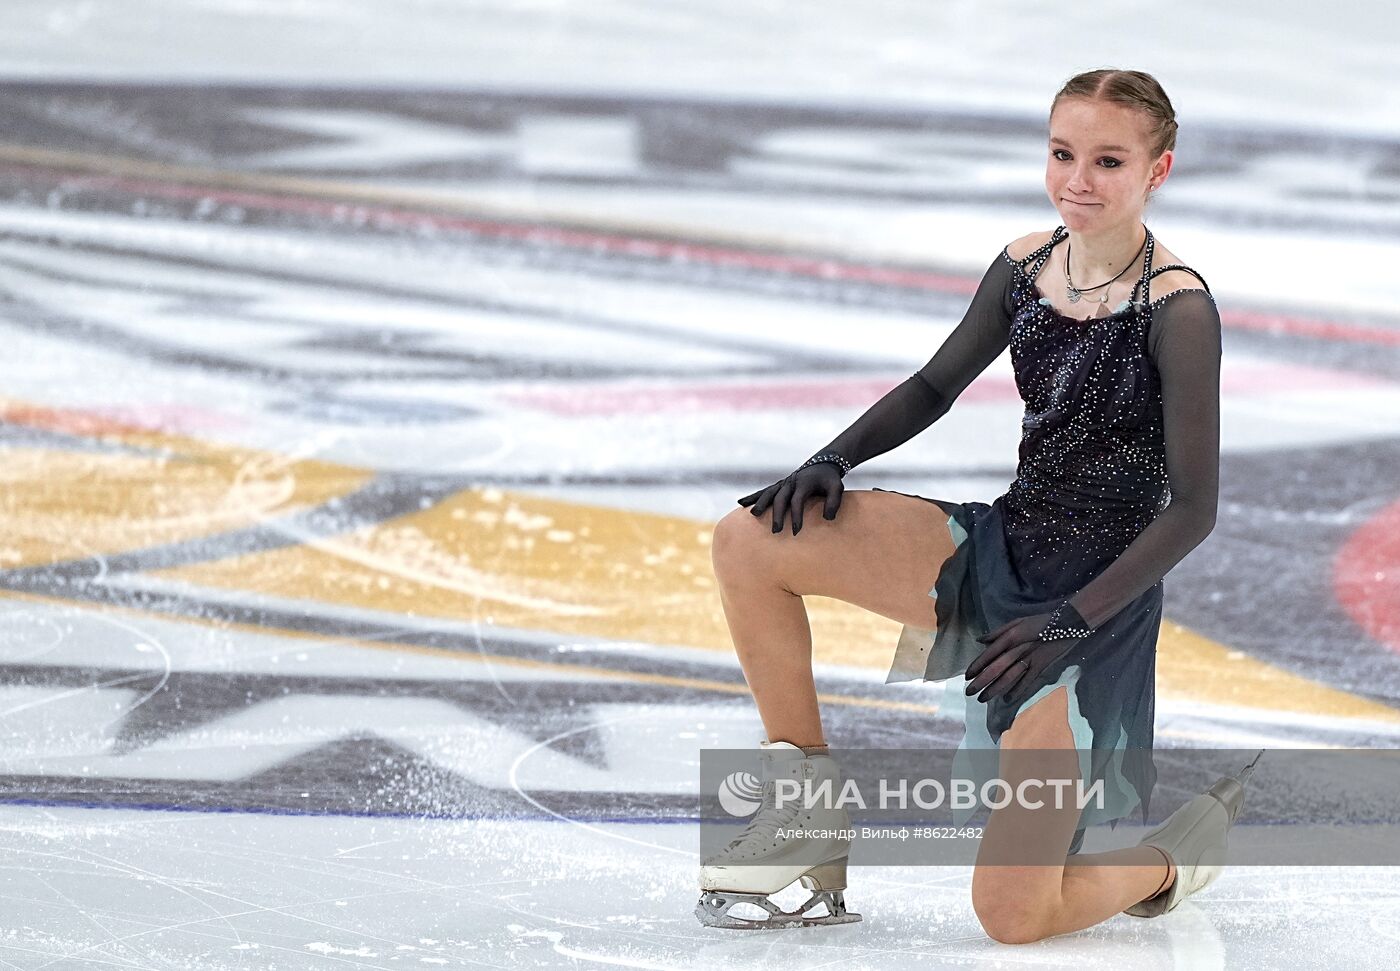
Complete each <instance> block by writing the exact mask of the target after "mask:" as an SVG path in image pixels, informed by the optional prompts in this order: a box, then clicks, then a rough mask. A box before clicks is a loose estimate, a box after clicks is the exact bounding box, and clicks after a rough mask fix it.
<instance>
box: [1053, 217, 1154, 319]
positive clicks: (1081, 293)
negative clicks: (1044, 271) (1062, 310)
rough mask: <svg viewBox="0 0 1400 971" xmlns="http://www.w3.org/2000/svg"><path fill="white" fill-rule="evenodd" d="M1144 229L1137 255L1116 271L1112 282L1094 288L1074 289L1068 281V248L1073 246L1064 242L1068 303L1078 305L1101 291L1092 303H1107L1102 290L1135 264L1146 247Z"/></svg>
mask: <svg viewBox="0 0 1400 971" xmlns="http://www.w3.org/2000/svg"><path fill="white" fill-rule="evenodd" d="M1146 228H1147V227H1145V226H1144V227H1143V237H1142V245H1141V246H1139V247H1138V251H1137V253H1135V254H1133V258H1132V259H1131V260H1129V261H1128V262H1127V264H1126V265H1125V266H1124V267H1123V269H1121V270H1119V271H1118V275H1117V276H1115V277H1114V278H1113V279H1112V280H1109V281H1108V282H1107V283H1100V284H1099V285H1098V286H1096V287H1076V286H1075V285H1074V281H1073V280H1071V279H1070V277H1069V255H1070V247H1071V246H1072V245H1073V244H1072V243H1070V242H1068V241H1066V243H1065V296H1066V297H1067V298H1068V299H1069V302H1070V303H1078V302H1079V301H1080V300H1082V299H1085V296H1086V295H1087V294H1089V293H1091V292H1092V291H1094V290H1103V291H1104V292H1103V295H1102V296H1100V297H1098V298H1095V300H1094V302H1095V303H1098V304H1106V303H1108V291H1107V290H1104V288H1105V287H1107V286H1110V285H1111V284H1113V283H1116V282H1117V281H1118V278H1119V277H1121V276H1122V275H1123V274H1124V273H1127V272H1128V267H1131V266H1133V265H1134V264H1135V263H1136V262H1137V257H1138V254H1140V253H1141V252H1142V247H1143V246H1146V245H1147V233H1146Z"/></svg>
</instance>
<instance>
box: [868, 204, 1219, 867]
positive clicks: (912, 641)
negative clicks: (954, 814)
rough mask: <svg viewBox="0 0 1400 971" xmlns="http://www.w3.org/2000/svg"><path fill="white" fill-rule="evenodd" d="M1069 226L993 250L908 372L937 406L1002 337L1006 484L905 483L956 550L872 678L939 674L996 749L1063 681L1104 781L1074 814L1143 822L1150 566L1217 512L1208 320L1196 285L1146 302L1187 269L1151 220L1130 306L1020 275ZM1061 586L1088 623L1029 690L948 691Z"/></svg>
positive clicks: (1149, 776) (1053, 601)
mask: <svg viewBox="0 0 1400 971" xmlns="http://www.w3.org/2000/svg"><path fill="white" fill-rule="evenodd" d="M1144 229H1146V227H1144ZM1067 238H1068V233H1067V231H1066V229H1065V227H1064V226H1060V227H1058V228H1057V229H1056V230H1055V232H1054V234H1053V235H1052V236H1051V238H1050V240H1049V241H1048V242H1047V243H1046V244H1045V245H1043V246H1041V247H1040V248H1039V249H1037V250H1036V251H1035V252H1033V253H1031V254H1030V255H1029V256H1027V257H1026V258H1025V259H1023V260H1020V261H1015V260H1013V259H1012V258H1011V256H1010V255H1009V253H1008V252H1007V250H1005V249H1003V250H1002V252H1001V253H1000V255H999V256H998V257H997V259H996V260H995V261H994V262H993V264H992V266H991V267H990V268H989V269H988V271H987V273H986V275H985V276H984V277H983V280H982V282H981V284H980V285H979V288H978V291H977V294H976V295H975V296H974V298H973V300H972V303H971V305H970V307H969V309H968V312H967V315H966V316H965V317H964V319H963V321H962V322H961V323H960V324H959V325H958V327H957V328H955V330H954V332H953V333H952V334H951V335H950V336H949V338H948V339H947V340H946V341H945V342H944V343H943V345H942V346H941V347H940V348H939V350H938V352H937V353H936V354H935V355H934V357H933V358H932V359H931V360H930V361H929V362H928V363H927V364H926V365H924V367H923V368H921V369H920V370H919V372H918V373H917V374H915V375H914V376H913V377H914V378H917V379H918V380H919V381H920V382H921V383H922V385H923V386H924V387H925V388H926V389H927V395H928V397H929V401H930V408H931V413H933V414H934V418H933V419H931V420H936V419H937V417H938V416H941V414H943V413H945V412H946V411H947V409H948V408H949V407H950V406H951V404H952V402H953V400H954V399H955V398H956V397H957V396H958V395H959V394H960V393H961V392H962V390H963V389H964V388H966V387H967V385H968V384H969V383H970V382H971V381H972V379H973V378H974V377H975V376H976V375H977V374H978V373H980V372H981V371H982V370H983V369H984V368H985V367H986V366H987V365H988V364H989V363H990V362H991V361H992V360H994V359H995V358H996V357H997V356H999V355H1000V353H1001V352H1002V351H1003V350H1004V349H1005V348H1006V347H1007V346H1008V345H1009V346H1010V348H1011V362H1012V366H1013V369H1014V372H1015V378H1016V386H1017V388H1018V390H1019V392H1020V395H1021V398H1022V400H1023V401H1024V402H1025V415H1024V417H1023V419H1022V422H1021V425H1022V434H1021V444H1020V455H1019V462H1018V464H1017V469H1016V479H1015V481H1014V482H1012V483H1011V485H1010V487H1009V489H1008V490H1007V492H1006V493H1005V494H1004V495H1002V496H1000V497H999V498H997V499H996V500H995V501H993V502H992V503H991V504H990V505H988V504H987V503H984V502H976V501H973V502H951V501H947V500H942V499H928V498H927V497H925V496H918V497H917V498H920V499H925V500H926V501H928V502H933V503H936V504H937V505H938V506H939V507H940V508H941V509H942V510H943V511H944V512H946V513H947V514H948V520H947V525H948V529H949V531H950V533H951V535H952V537H953V540H954V543H955V545H956V551H955V552H954V554H953V556H952V557H950V558H949V559H948V560H946V561H945V562H944V564H943V566H942V568H941V570H940V571H939V574H938V577H937V582H936V583H935V585H934V588H933V589H932V590H930V591H929V596H930V597H935V598H936V599H937V603H936V607H935V610H936V616H937V629H936V630H934V631H927V630H920V629H917V628H913V627H908V626H906V627H905V628H904V630H903V632H902V634H901V637H900V640H899V644H898V646H897V648H896V651H895V658H894V663H893V664H892V666H891V670H890V674H889V677H888V678H887V683H889V682H895V681H909V680H917V679H923V680H928V681H947V682H948V684H947V687H946V690H945V698H946V700H945V704H944V708H943V710H944V712H945V713H946V714H951V715H954V716H958V715H961V717H962V719H963V722H964V725H965V736H964V738H963V742H962V746H961V748H962V749H964V750H966V749H969V748H994V747H995V746H996V745H997V743H998V740H999V739H1000V737H1001V734H1002V733H1003V732H1004V731H1005V730H1006V729H1007V728H1009V727H1010V726H1011V723H1012V722H1013V720H1014V719H1015V718H1016V716H1017V714H1019V712H1020V711H1022V710H1024V709H1025V708H1027V707H1029V706H1030V705H1033V704H1035V703H1036V702H1037V701H1039V700H1040V699H1042V698H1043V697H1045V696H1046V695H1047V694H1049V693H1050V692H1051V691H1054V690H1055V689H1056V688H1058V687H1060V686H1065V687H1066V688H1067V689H1068V694H1069V711H1070V722H1071V729H1072V731H1073V733H1074V735H1075V738H1076V742H1077V747H1078V748H1079V750H1080V764H1081V770H1082V775H1083V778H1084V779H1085V780H1086V782H1097V781H1099V780H1102V781H1103V783H1104V786H1105V792H1106V794H1107V796H1108V804H1107V806H1106V807H1105V808H1102V809H1095V808H1093V807H1091V808H1090V809H1089V810H1086V811H1085V814H1084V815H1083V816H1082V817H1081V823H1082V825H1084V826H1087V825H1092V824H1095V823H1102V822H1116V820H1118V819H1121V818H1123V817H1125V816H1128V815H1130V814H1131V813H1132V811H1133V810H1134V808H1140V810H1141V813H1142V816H1143V819H1144V820H1146V818H1147V808H1148V801H1149V797H1150V795H1151V791H1152V788H1153V786H1154V784H1155V781H1156V772H1155V768H1154V767H1153V764H1152V758H1151V750H1152V740H1153V707H1154V668H1155V660H1156V647H1157V635H1158V629H1159V627H1160V624H1161V621H1162V594H1163V584H1162V577H1163V576H1164V575H1165V574H1166V572H1167V571H1168V570H1170V569H1171V567H1172V566H1173V565H1175V564H1176V563H1177V562H1178V561H1179V560H1180V559H1181V558H1182V557H1184V556H1185V555H1186V554H1187V553H1188V552H1190V550H1191V549H1192V548H1194V547H1195V546H1196V545H1197V544H1199V543H1200V541H1201V540H1202V539H1204V538H1205V536H1206V535H1207V534H1208V533H1209V532H1210V530H1211V528H1212V527H1213V525H1214V521H1215V506H1216V495H1217V486H1218V483H1217V476H1218V468H1219V361H1220V318H1219V315H1218V313H1217V311H1216V307H1215V302H1214V299H1213V298H1212V297H1211V296H1210V292H1209V288H1208V287H1207V288H1206V289H1204V290H1202V289H1200V288H1196V287H1192V288H1183V289H1177V290H1174V291H1172V292H1170V293H1166V294H1162V295H1160V296H1158V297H1156V299H1150V293H1149V285H1150V282H1151V280H1152V278H1153V277H1155V276H1157V275H1158V274H1160V273H1163V272H1165V271H1166V270H1168V269H1185V270H1189V272H1191V273H1192V274H1195V275H1196V276H1197V277H1198V278H1199V276H1200V275H1199V274H1196V273H1195V271H1194V270H1190V268H1189V267H1184V266H1181V265H1179V264H1169V265H1166V266H1160V267H1156V268H1152V256H1153V238H1152V234H1151V232H1150V231H1148V232H1147V233H1146V235H1145V246H1144V250H1143V257H1142V275H1141V278H1140V279H1139V280H1138V281H1137V284H1136V285H1135V286H1134V288H1133V291H1132V295H1131V297H1130V298H1129V299H1128V300H1126V301H1124V302H1123V303H1122V304H1119V305H1118V309H1116V310H1115V311H1114V312H1112V313H1110V314H1108V315H1106V316H1101V317H1096V318H1091V319H1087V320H1081V319H1077V318H1075V317H1070V316H1066V315H1064V314H1062V313H1060V312H1059V311H1057V310H1055V309H1054V308H1053V307H1052V306H1051V305H1050V303H1049V300H1048V299H1047V298H1044V297H1043V294H1042V293H1041V291H1040V290H1039V289H1038V287H1037V282H1036V280H1037V276H1038V274H1039V273H1040V270H1041V268H1042V267H1043V266H1044V265H1045V263H1046V261H1047V260H1048V259H1049V257H1050V251H1051V249H1052V248H1053V247H1055V246H1056V245H1058V244H1059V243H1060V242H1062V241H1063V240H1065V239H1067ZM1201 283H1202V285H1204V284H1205V280H1204V279H1201ZM878 491H894V490H878ZM904 494H905V495H908V493H904ZM1065 598H1072V602H1073V604H1074V606H1075V608H1076V609H1077V610H1078V611H1079V613H1080V614H1081V615H1082V616H1083V617H1084V619H1085V620H1086V621H1087V622H1088V623H1089V625H1090V626H1091V627H1092V628H1093V631H1092V633H1091V634H1089V635H1087V636H1085V637H1082V638H1081V639H1079V640H1078V641H1077V642H1076V643H1075V644H1074V646H1073V647H1072V648H1071V650H1070V651H1069V653H1068V654H1067V655H1065V656H1064V657H1063V658H1062V659H1060V660H1059V661H1057V662H1055V663H1054V664H1052V665H1051V666H1050V667H1049V668H1047V669H1046V670H1045V671H1043V672H1042V673H1041V675H1040V677H1039V679H1038V680H1039V681H1040V682H1041V687H1040V688H1039V689H1038V690H1036V691H1035V692H1034V693H1033V694H1031V696H1030V697H1029V698H1028V699H1027V700H1026V701H1024V702H1022V703H1021V704H1019V705H1017V706H1016V707H1015V708H1014V709H1013V708H1012V707H1011V704H1010V703H1009V702H1008V701H1007V700H1006V696H1002V697H999V698H993V699H991V700H990V701H989V702H987V703H986V704H983V703H982V702H980V701H978V700H977V698H976V697H971V698H969V697H966V696H965V694H964V688H965V686H966V683H967V682H966V679H965V678H964V676H963V675H964V672H965V670H966V668H967V666H968V664H969V663H971V662H972V661H973V659H975V658H976V657H977V656H978V655H979V654H980V653H981V652H982V650H983V648H984V645H983V644H981V643H979V642H978V641H977V640H976V638H977V637H978V636H980V635H982V634H985V633H986V632H988V631H990V630H994V629H996V628H997V627H999V626H1001V625H1002V624H1004V623H1005V622H1007V621H1009V620H1012V619H1015V618H1017V617H1024V616H1027V615H1030V614H1036V613H1041V612H1048V611H1051V610H1053V609H1054V608H1055V607H1056V606H1057V605H1058V604H1059V603H1061V602H1062V601H1063V600H1064V599H1065ZM962 754H963V753H962V752H961V751H960V753H959V757H961V756H962ZM1129 754H1131V755H1132V756H1133V757H1128V758H1125V755H1129ZM968 764H969V763H967V762H963V766H964V768H966V767H967V765H968ZM955 765H957V763H956V762H955ZM970 815H971V813H970V812H969V813H966V814H964V815H963V816H962V818H961V819H959V820H958V822H959V823H960V824H961V823H962V822H965V821H966V819H967V818H968V817H970ZM1081 835H1082V829H1081ZM1077 842H1078V841H1076V847H1077Z"/></svg>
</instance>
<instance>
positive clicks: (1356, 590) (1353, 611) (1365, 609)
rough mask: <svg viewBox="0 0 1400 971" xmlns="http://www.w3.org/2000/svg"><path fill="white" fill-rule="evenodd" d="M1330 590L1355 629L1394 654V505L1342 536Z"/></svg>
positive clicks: (1399, 590) (1399, 639)
mask: <svg viewBox="0 0 1400 971" xmlns="http://www.w3.org/2000/svg"><path fill="white" fill-rule="evenodd" d="M1332 589H1333V592H1334V594H1335V596H1336V598H1337V602H1338V603H1339V604H1341V606H1342V609H1343V610H1345V611H1346V613H1347V615H1348V616H1349V617H1351V619H1352V620H1353V621H1355V622H1356V624H1357V626H1359V627H1360V628H1361V629H1362V630H1364V631H1365V632H1366V633H1367V634H1368V635H1369V636H1370V637H1371V638H1372V639H1374V640H1376V641H1378V642H1379V643H1381V644H1384V645H1385V646H1386V647H1388V648H1390V649H1391V650H1392V651H1396V652H1397V653H1400V501H1396V502H1392V503H1391V504H1390V505H1389V506H1386V507H1385V508H1384V509H1382V510H1381V511H1380V512H1379V513H1377V514H1376V515H1375V516H1372V517H1371V518H1370V519H1368V520H1367V521H1366V522H1365V523H1363V524H1362V525H1361V527H1360V528H1359V529H1357V530H1356V531H1355V532H1354V533H1352V534H1351V535H1350V536H1349V537H1347V541H1346V542H1345V543H1343V544H1342V548H1341V549H1339V550H1338V551H1337V555H1336V557H1335V559H1334V560H1333V562H1332Z"/></svg>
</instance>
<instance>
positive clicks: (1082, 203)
mask: <svg viewBox="0 0 1400 971" xmlns="http://www.w3.org/2000/svg"><path fill="white" fill-rule="evenodd" d="M1065 202H1073V203H1074V204H1075V205H1076V206H1097V205H1098V203H1097V202H1079V201H1078V200H1075V199H1066V200H1065Z"/></svg>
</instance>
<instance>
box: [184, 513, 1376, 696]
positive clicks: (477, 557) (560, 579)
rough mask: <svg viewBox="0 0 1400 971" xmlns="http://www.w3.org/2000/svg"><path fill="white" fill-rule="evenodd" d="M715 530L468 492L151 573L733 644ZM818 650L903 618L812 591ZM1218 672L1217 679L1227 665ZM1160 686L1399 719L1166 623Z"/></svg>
mask: <svg viewBox="0 0 1400 971" xmlns="http://www.w3.org/2000/svg"><path fill="white" fill-rule="evenodd" d="M711 530H712V524H708V523H703V522H699V521H695V520H689V519H683V518H680V517H675V516H665V515H658V514H654V513H647V512H639V511H635V510H621V509H613V508H605V507H595V506H585V505H580V504H578V503H574V502H569V501H565V500H559V499H554V498H549V497H543V496H535V495H529V494H524V493H512V492H506V491H504V490H501V489H495V488H488V489H471V490H466V491H464V492H460V493H457V494H454V495H452V496H448V497H446V498H444V499H443V500H442V501H441V502H439V503H438V504H437V505H435V506H432V507H430V508H428V509H426V510H421V511H415V512H413V513H410V514H408V515H405V516H402V517H400V518H398V519H395V520H392V521H389V522H385V523H382V524H380V525H378V526H375V527H372V528H366V529H362V530H358V531H356V532H354V533H347V534H344V535H339V536H336V537H332V538H329V539H325V540H317V541H315V542H313V543H312V544H309V545H304V546H298V547H286V548H282V549H277V550H269V551H266V552H259V553H252V554H248V555H246V556H239V557H232V558H229V559H224V560H219V561H217V562H206V563H199V564H194V565H190V566H183V567H177V568H174V569H171V570H166V571H160V572H159V573H158V574H157V575H160V576H167V577H170V578H172V579H178V580H183V581H188V582H191V583H195V584H198V585H206V586H212V587H221V588H225V589H233V590H257V591H261V592H264V593H268V594H272V595H276V596H284V597H293V598H302V599H309V600H315V601H319V602H323V603H327V602H328V603H338V604H344V605H347V606H356V607H368V608H371V609H375V610H381V611H387V612H391V613H406V612H410V611H411V612H414V613H416V614H417V615H420V616H431V617H443V618H450V619H453V620H458V621H474V622H478V623H483V624H496V625H500V626H502V627H514V628H522V629H532V630H546V631H551V632H557V633H559V634H579V635H585V636H591V637H599V638H604V639H609V640H628V641H637V642H641V643H647V644H656V645H666V644H677V645H685V646H689V647H699V648H705V649H709V650H714V651H721V652H726V653H728V652H731V651H732V650H733V648H732V644H731V641H730V639H729V633H728V627H727V625H726V624H725V621H724V615H723V610H722V608H721V606H720V603H719V596H718V592H717V590H716V587H715V581H714V577H713V571H712V567H711V564H710V555H709V549H710V537H711ZM807 605H808V614H809V617H810V619H811V626H812V637H813V644H814V650H813V658H814V660H815V661H817V662H819V663H829V664H844V665H850V666H854V667H859V668H865V669H874V670H879V671H883V670H886V669H887V668H888V666H889V662H890V659H891V655H892V652H893V650H894V644H895V642H896V641H897V639H898V636H899V631H900V625H899V624H897V623H894V622H893V621H890V620H888V619H886V618H883V617H879V616H877V615H875V614H872V613H870V612H868V611H865V610H862V609H861V608H858V607H855V606H852V605H850V604H845V603H841V602H839V601H835V600H829V599H826V598H820V597H809V598H807ZM1226 672H1228V674H1226ZM1157 681H1158V690H1159V692H1160V694H1161V696H1162V697H1164V698H1181V699H1188V700H1191V701H1198V702H1204V703H1208V704H1215V705H1225V706H1230V707H1246V708H1259V709H1264V710H1269V711H1293V712H1304V713H1311V714H1319V715H1331V716H1336V717H1344V718H1364V719H1373V720H1377V721H1382V722H1388V723H1400V712H1397V711H1396V710H1395V709H1393V708H1391V707H1389V706H1387V705H1383V704H1380V703H1378V702H1375V701H1372V700H1370V699H1366V698H1360V697H1357V696H1356V695H1352V694H1350V693H1348V692H1345V691H1341V690H1338V689H1335V688H1331V687H1328V686H1327V685H1324V684H1320V683H1318V682H1316V681H1312V680H1310V679H1308V678H1304V677H1301V676H1299V675H1296V674H1293V673H1292V672H1289V671H1285V670H1283V669H1281V668H1278V667H1275V666H1273V665H1270V664H1268V663H1266V662H1264V661H1261V660H1259V659H1257V658H1252V657H1249V656H1247V655H1245V654H1243V653H1241V652H1238V651H1232V650H1230V649H1229V648H1227V647H1226V646H1225V645H1222V644H1219V643H1216V642H1214V641H1211V640H1209V639H1207V638H1204V637H1201V636H1200V635H1198V634H1195V633H1193V632H1191V631H1189V630H1187V629H1186V628H1184V627H1182V626H1181V625H1179V624H1175V623H1164V624H1163V627H1162V633H1161V638H1160V642H1159V645H1158V664H1157Z"/></svg>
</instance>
